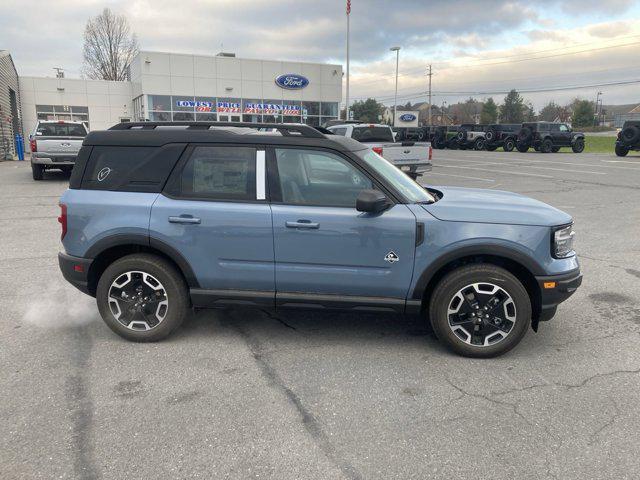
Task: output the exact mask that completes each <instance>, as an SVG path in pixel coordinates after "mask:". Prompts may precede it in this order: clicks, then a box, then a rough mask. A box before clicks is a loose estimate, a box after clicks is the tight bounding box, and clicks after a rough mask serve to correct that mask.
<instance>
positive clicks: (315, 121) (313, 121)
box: [304, 117, 320, 127]
mask: <svg viewBox="0 0 640 480" xmlns="http://www.w3.org/2000/svg"><path fill="white" fill-rule="evenodd" d="M304 123H306V124H307V125H311V126H312V127H319V126H320V117H307V118H306V119H305V120H304Z"/></svg>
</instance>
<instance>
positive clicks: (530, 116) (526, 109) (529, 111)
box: [522, 102, 536, 122]
mask: <svg viewBox="0 0 640 480" xmlns="http://www.w3.org/2000/svg"><path fill="white" fill-rule="evenodd" d="M522 117H523V118H524V121H525V122H534V121H535V120H536V111H535V110H534V109H533V104H532V103H531V102H527V103H526V104H524V106H523V110H522Z"/></svg>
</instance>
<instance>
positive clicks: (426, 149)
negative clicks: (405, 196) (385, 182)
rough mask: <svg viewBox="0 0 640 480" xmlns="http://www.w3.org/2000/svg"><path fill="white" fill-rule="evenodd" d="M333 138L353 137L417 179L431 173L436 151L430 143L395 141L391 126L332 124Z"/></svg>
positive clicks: (329, 128) (330, 128) (330, 129)
mask: <svg viewBox="0 0 640 480" xmlns="http://www.w3.org/2000/svg"><path fill="white" fill-rule="evenodd" d="M327 130H329V131H330V132H332V133H333V134H334V135H342V136H344V137H350V138H353V139H354V140H357V141H359V142H360V143H364V144H365V145H367V146H368V147H369V148H371V150H373V151H374V152H376V153H377V154H378V155H380V156H382V157H384V158H385V159H386V160H388V161H389V162H391V163H393V164H394V165H395V166H397V167H399V168H400V169H401V170H402V171H404V172H407V174H408V175H409V176H410V177H411V178H413V179H415V178H416V177H417V176H418V175H420V174H421V173H422V172H429V171H431V158H432V155H433V149H432V148H431V143H430V142H413V141H405V142H396V141H395V137H394V135H393V130H391V127H390V126H389V125H382V124H371V123H356V124H351V123H350V124H343V125H332V126H330V127H328V128H327Z"/></svg>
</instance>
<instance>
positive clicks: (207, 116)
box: [196, 112, 218, 122]
mask: <svg viewBox="0 0 640 480" xmlns="http://www.w3.org/2000/svg"><path fill="white" fill-rule="evenodd" d="M217 120H218V115H216V114H215V113H211V112H208V113H196V122H215V121H217Z"/></svg>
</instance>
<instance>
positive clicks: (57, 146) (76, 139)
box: [29, 120, 87, 180]
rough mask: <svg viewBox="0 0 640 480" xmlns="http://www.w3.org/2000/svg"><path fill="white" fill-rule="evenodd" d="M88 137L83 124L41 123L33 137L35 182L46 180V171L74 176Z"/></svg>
mask: <svg viewBox="0 0 640 480" xmlns="http://www.w3.org/2000/svg"><path fill="white" fill-rule="evenodd" d="M86 136H87V127H86V126H85V124H84V123H82V122H67V121H64V120H61V121H44V120H40V121H38V123H37V124H36V127H35V129H34V130H33V133H32V134H31V136H30V137H29V146H30V147H31V171H32V172H33V179H34V180H42V177H43V175H44V171H45V170H48V169H52V168H59V169H60V170H62V171H63V172H65V173H66V172H71V170H72V169H73V165H74V164H75V163H76V157H77V156H78V152H79V151H80V147H81V146H82V142H83V140H84V137H86Z"/></svg>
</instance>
